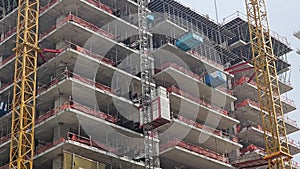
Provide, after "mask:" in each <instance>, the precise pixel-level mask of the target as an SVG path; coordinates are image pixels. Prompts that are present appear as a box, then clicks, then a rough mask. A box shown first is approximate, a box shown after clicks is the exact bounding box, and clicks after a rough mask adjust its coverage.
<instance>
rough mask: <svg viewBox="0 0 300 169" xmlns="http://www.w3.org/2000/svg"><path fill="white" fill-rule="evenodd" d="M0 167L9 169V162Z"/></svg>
mask: <svg viewBox="0 0 300 169" xmlns="http://www.w3.org/2000/svg"><path fill="white" fill-rule="evenodd" d="M0 169H9V164H6V165H4V166H1V167H0Z"/></svg>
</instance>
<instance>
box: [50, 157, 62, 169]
mask: <svg viewBox="0 0 300 169" xmlns="http://www.w3.org/2000/svg"><path fill="white" fill-rule="evenodd" d="M62 167H63V157H57V158H55V159H53V161H52V169H61V168H62Z"/></svg>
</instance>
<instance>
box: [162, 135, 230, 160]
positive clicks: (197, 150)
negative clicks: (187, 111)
mask: <svg viewBox="0 0 300 169" xmlns="http://www.w3.org/2000/svg"><path fill="white" fill-rule="evenodd" d="M175 146H178V147H181V148H184V149H187V150H189V151H192V152H194V153H197V154H201V155H204V156H206V157H209V158H213V159H215V160H218V161H221V162H224V163H229V161H228V158H226V157H224V156H223V155H221V154H219V153H217V152H214V151H212V150H209V149H205V148H202V147H200V146H196V145H193V144H191V143H187V142H184V141H182V140H178V139H176V138H175V139H173V140H171V141H169V142H168V143H165V144H162V145H161V146H160V151H164V150H166V149H168V148H172V147H175Z"/></svg>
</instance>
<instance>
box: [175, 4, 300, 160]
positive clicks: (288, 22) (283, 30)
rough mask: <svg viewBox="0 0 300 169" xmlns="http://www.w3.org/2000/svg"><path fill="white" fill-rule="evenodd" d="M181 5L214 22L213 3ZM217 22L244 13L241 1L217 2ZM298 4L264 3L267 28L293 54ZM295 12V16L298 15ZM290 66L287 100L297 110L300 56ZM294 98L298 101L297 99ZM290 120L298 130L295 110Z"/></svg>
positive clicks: (297, 43) (298, 26)
mask: <svg viewBox="0 0 300 169" xmlns="http://www.w3.org/2000/svg"><path fill="white" fill-rule="evenodd" d="M179 1H180V2H181V3H183V4H185V5H187V6H189V7H191V8H192V9H195V10H196V11H198V12H199V13H202V14H208V15H209V16H210V18H213V19H214V20H216V12H215V6H214V0H203V1H201V0H179ZM217 6H218V15H219V22H222V21H223V19H224V18H226V17H227V16H229V15H231V14H233V13H235V12H236V11H241V12H242V13H246V9H245V2H244V0H217ZM299 7H300V1H299V0H288V1H287V0H276V1H274V0H273V1H268V0H267V10H268V17H269V24H270V28H271V29H272V30H274V31H275V32H277V33H279V34H280V35H282V36H285V37H287V38H288V40H289V42H290V43H291V45H292V48H293V49H294V50H296V49H297V48H299V49H300V40H298V39H296V38H295V37H294V36H293V33H294V31H296V30H299V31H300V22H299V21H300V19H299ZM297 11H298V12H297ZM288 59H289V62H290V63H291V64H292V75H291V81H292V85H293V87H294V90H293V91H291V92H289V93H288V94H287V96H288V97H289V98H292V99H293V100H294V101H295V103H296V106H297V108H299V104H300V97H299V95H300V78H299V69H300V56H299V55H297V54H296V53H295V52H294V51H293V52H290V53H289V54H288ZM297 94H299V95H298V97H297ZM288 117H289V118H293V119H295V120H297V123H298V126H300V125H299V124H300V114H299V112H298V110H296V111H294V112H291V113H289V115H288ZM291 137H292V138H294V139H296V140H298V141H300V133H299V132H297V133H295V134H292V135H291ZM294 160H295V161H298V162H300V155H297V156H296V157H295V158H294Z"/></svg>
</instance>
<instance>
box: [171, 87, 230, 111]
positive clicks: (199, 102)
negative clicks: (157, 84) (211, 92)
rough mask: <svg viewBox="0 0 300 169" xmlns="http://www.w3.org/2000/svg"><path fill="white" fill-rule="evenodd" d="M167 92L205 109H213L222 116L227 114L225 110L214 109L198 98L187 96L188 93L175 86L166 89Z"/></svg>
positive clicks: (214, 107)
mask: <svg viewBox="0 0 300 169" xmlns="http://www.w3.org/2000/svg"><path fill="white" fill-rule="evenodd" d="M167 91H168V92H169V93H172V92H173V93H176V94H178V95H181V96H183V97H185V98H187V99H190V100H192V101H194V102H196V103H198V104H201V105H203V106H205V107H207V108H210V109H213V110H215V111H217V112H219V113H221V114H224V115H226V116H228V112H227V111H226V110H224V109H221V108H219V107H216V106H213V105H211V104H209V103H207V102H205V101H204V100H203V99H200V98H198V97H195V96H193V95H191V94H189V93H187V92H185V91H182V90H180V89H178V88H176V87H175V86H171V87H169V88H168V89H167Z"/></svg>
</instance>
